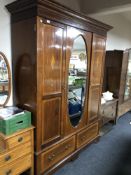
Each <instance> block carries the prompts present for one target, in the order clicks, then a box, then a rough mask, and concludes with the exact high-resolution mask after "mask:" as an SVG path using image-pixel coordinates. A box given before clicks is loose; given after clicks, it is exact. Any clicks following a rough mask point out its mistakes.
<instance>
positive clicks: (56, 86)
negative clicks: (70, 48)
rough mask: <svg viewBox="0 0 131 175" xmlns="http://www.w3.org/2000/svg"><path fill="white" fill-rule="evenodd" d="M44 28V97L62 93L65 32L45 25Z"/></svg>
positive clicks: (42, 30)
mask: <svg viewBox="0 0 131 175" xmlns="http://www.w3.org/2000/svg"><path fill="white" fill-rule="evenodd" d="M42 28H43V29H41V32H42V33H43V40H42V48H41V49H42V51H43V95H49V94H53V93H60V92H61V84H62V56H63V55H62V54H63V51H62V50H63V38H64V31H63V29H62V28H59V27H56V26H52V25H48V24H44V23H43V26H42Z"/></svg>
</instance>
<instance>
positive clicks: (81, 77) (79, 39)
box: [62, 27, 92, 135]
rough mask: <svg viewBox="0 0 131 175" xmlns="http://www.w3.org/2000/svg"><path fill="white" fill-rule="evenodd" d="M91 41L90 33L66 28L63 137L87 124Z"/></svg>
mask: <svg viewBox="0 0 131 175" xmlns="http://www.w3.org/2000/svg"><path fill="white" fill-rule="evenodd" d="M91 39H92V34H91V33H89V32H85V31H82V30H79V29H76V28H73V27H67V46H66V48H67V49H66V69H65V81H64V87H65V91H64V92H65V93H64V98H63V107H62V108H63V112H62V114H63V118H64V121H63V126H64V135H68V134H71V133H73V132H76V131H78V130H79V129H81V128H82V127H84V126H86V123H87V118H88V109H87V107H88V89H89V68H90V50H91ZM76 43H77V44H76ZM83 48H84V49H83ZM83 65H84V66H85V67H84V68H83ZM81 89H84V91H82V90H81ZM82 92H83V94H82ZM81 94H82V95H81ZM82 97H84V98H82ZM81 99H82V100H81ZM81 107H82V108H81ZM81 109H82V110H81ZM79 113H80V115H79ZM77 114H78V115H77Z"/></svg>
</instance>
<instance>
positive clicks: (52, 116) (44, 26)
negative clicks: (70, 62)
mask: <svg viewBox="0 0 131 175" xmlns="http://www.w3.org/2000/svg"><path fill="white" fill-rule="evenodd" d="M38 28H39V30H38V31H39V32H38V62H37V69H38V72H37V76H38V77H39V78H38V82H37V89H38V99H37V101H38V104H39V108H38V110H37V113H38V115H39V116H40V117H41V118H40V120H39V130H40V134H39V138H40V139H41V143H40V145H41V149H43V148H45V147H47V146H49V145H51V144H52V143H55V142H56V141H58V140H59V139H60V138H61V122H62V121H61V107H62V94H63V91H62V83H63V60H64V51H63V47H64V33H65V28H64V25H61V24H59V23H56V22H54V21H50V23H48V20H44V19H42V18H38Z"/></svg>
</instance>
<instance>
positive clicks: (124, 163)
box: [55, 112, 131, 175]
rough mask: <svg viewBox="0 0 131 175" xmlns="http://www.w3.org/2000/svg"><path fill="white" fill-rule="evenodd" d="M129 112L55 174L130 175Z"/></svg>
mask: <svg viewBox="0 0 131 175" xmlns="http://www.w3.org/2000/svg"><path fill="white" fill-rule="evenodd" d="M130 122H131V112H128V113H127V114H125V115H124V116H122V117H121V118H120V119H119V120H118V121H117V124H116V125H115V126H113V128H112V129H111V130H110V132H108V133H106V134H105V135H104V136H102V137H101V139H100V141H99V142H98V143H97V144H95V143H94V144H91V145H90V146H89V147H87V148H86V149H85V150H84V151H83V152H82V153H81V154H80V155H79V158H78V159H76V160H75V161H73V162H70V163H67V164H66V165H65V166H64V167H63V168H61V169H59V170H58V171H57V172H56V173H55V175H131V124H130Z"/></svg>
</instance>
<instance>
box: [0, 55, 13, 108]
mask: <svg viewBox="0 0 131 175" xmlns="http://www.w3.org/2000/svg"><path fill="white" fill-rule="evenodd" d="M0 57H1V58H3V60H4V61H5V64H6V66H7V71H8V96H7V98H6V100H5V101H4V102H3V104H0V107H4V106H5V105H6V104H7V103H8V101H9V99H10V95H11V70H10V66H9V62H8V60H7V58H6V56H5V54H4V53H3V52H0Z"/></svg>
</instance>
